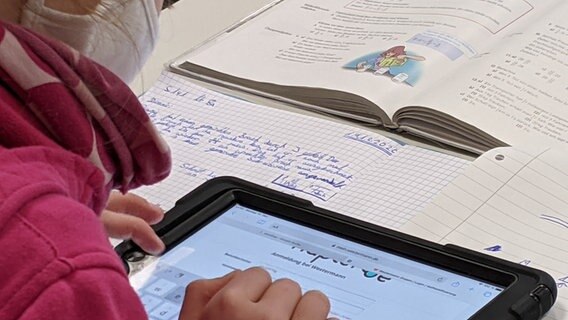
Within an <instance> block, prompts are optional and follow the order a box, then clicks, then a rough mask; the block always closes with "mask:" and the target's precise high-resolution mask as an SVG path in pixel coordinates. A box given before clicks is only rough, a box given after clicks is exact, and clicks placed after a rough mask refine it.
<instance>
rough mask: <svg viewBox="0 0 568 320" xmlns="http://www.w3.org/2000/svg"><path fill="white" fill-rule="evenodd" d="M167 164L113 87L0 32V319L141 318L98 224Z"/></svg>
mask: <svg viewBox="0 0 568 320" xmlns="http://www.w3.org/2000/svg"><path fill="white" fill-rule="evenodd" d="M170 165H171V163H170V155H169V149H168V148H167V146H166V145H165V144H164V143H163V141H162V140H161V139H160V138H159V134H158V133H157V132H156V130H155V128H154V127H153V126H152V124H151V122H150V121H149V119H148V117H147V115H146V114H145V112H144V110H143V109H142V107H141V105H140V104H139V102H138V100H137V99H136V97H135V96H134V95H133V94H132V93H131V92H130V90H129V89H128V87H127V86H126V85H125V84H123V83H122V82H121V81H120V80H119V79H118V78H117V77H116V76H114V75H113V74H111V73H110V72H108V71H107V70H105V69H104V68H102V67H100V66H99V65H97V64H95V63H93V62H92V61H90V60H89V59H86V58H84V57H82V56H80V55H79V54H78V53H77V52H75V51H73V50H72V49H70V48H68V47H67V46H65V45H63V44H61V43H59V42H57V41H53V40H50V39H47V38H44V37H41V36H38V35H36V34H34V33H32V32H30V31H27V30H25V29H23V28H21V27H18V26H14V25H10V24H6V23H4V22H2V21H0V248H2V250H1V252H0V319H2V320H12V319H34V320H37V319H57V320H65V319H85V320H88V319H97V320H100V319H105V320H106V319H146V318H147V316H146V314H145V312H144V309H143V307H142V305H141V303H140V301H139V299H138V297H137V295H136V293H135V292H134V291H133V290H132V288H131V287H130V285H129V283H128V279H127V276H126V273H125V271H124V268H123V266H122V264H121V262H120V260H119V259H118V257H117V255H116V254H115V253H114V251H113V249H112V247H111V246H110V244H109V241H108V239H107V236H106V234H105V232H104V230H103V226H102V224H101V222H100V220H99V217H98V216H99V214H100V212H101V211H102V209H103V208H104V206H105V204H106V201H107V198H108V195H109V191H110V189H111V188H121V190H123V191H127V190H129V189H131V188H134V187H137V186H139V185H142V184H151V183H154V182H157V181H159V180H161V179H163V178H164V177H165V176H167V174H168V173H169V170H170Z"/></svg>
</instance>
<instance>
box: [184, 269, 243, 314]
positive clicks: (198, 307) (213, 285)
mask: <svg viewBox="0 0 568 320" xmlns="http://www.w3.org/2000/svg"><path fill="white" fill-rule="evenodd" d="M240 272H241V271H233V272H231V273H229V274H228V275H226V276H224V277H221V278H216V279H211V280H205V279H202V280H196V281H193V282H192V283H190V284H189V285H188V286H187V288H186V289H185V298H184V301H183V305H182V307H181V312H180V315H179V320H198V319H200V318H201V315H202V313H203V310H204V309H205V307H206V306H207V304H208V303H209V300H211V298H213V297H214V296H215V295H216V294H217V292H219V291H220V290H221V289H223V288H224V287H225V286H226V285H227V284H228V283H229V282H231V280H232V279H233V278H234V277H235V276H236V275H237V274H238V273H240Z"/></svg>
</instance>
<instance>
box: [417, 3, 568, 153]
mask: <svg viewBox="0 0 568 320" xmlns="http://www.w3.org/2000/svg"><path fill="white" fill-rule="evenodd" d="M565 3H566V2H563V4H557V6H558V7H559V8H560V7H565V6H566V4H565ZM566 12H567V11H566V9H558V8H557V9H552V10H550V11H549V12H548V13H547V14H545V15H542V16H539V19H537V20H536V21H533V22H532V23H531V24H530V25H529V26H526V28H525V30H524V31H523V32H519V33H513V34H510V36H509V37H507V38H506V39H503V43H502V45H500V46H498V47H496V50H495V51H493V52H491V53H490V54H489V53H488V54H487V55H485V56H483V57H481V58H480V59H478V60H477V61H475V62H473V63H471V64H469V65H468V66H466V67H464V68H462V69H461V70H460V72H459V73H457V74H455V75H454V76H453V77H452V78H451V81H449V80H448V79H446V80H445V81H442V82H440V83H438V85H437V87H438V88H439V90H432V91H425V92H423V94H421V95H419V96H415V97H414V98H412V99H411V100H412V103H411V105H417V106H426V107H433V108H434V107H435V109H436V110H439V111H442V112H444V113H447V114H449V115H451V116H454V117H456V118H458V119H460V120H462V121H465V122H467V123H469V124H470V125H473V126H475V127H477V128H479V129H480V130H481V131H484V132H486V133H488V134H490V135H492V136H493V137H495V138H497V139H499V140H502V141H504V142H505V143H507V144H509V145H513V146H516V145H520V144H529V143H533V144H542V143H546V144H547V145H564V146H566V145H567V144H568V86H567V85H566V83H567V80H568V21H566Z"/></svg>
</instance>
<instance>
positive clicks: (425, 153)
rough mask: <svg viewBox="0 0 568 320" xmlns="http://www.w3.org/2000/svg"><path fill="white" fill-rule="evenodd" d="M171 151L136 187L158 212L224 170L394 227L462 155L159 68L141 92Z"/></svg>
mask: <svg viewBox="0 0 568 320" xmlns="http://www.w3.org/2000/svg"><path fill="white" fill-rule="evenodd" d="M140 99H141V101H142V103H143V104H144V106H145V108H146V110H147V112H148V114H149V115H150V117H151V118H152V120H153V122H154V123H155V125H156V126H157V128H158V129H159V130H160V132H161V133H162V135H163V136H164V137H165V139H166V140H167V142H168V143H169V145H170V146H171V148H172V153H173V159H174V163H173V171H172V174H171V176H170V177H168V178H167V179H166V180H165V181H164V182H162V183H160V184H157V185H155V186H152V187H144V188H141V189H139V190H137V191H136V192H137V193H139V194H141V195H143V196H144V197H146V198H147V199H149V200H150V201H152V202H154V203H157V204H159V205H160V206H162V208H164V209H169V208H171V207H173V205H174V203H175V201H176V200H177V199H179V198H181V197H182V196H184V195H185V194H186V193H188V192H189V191H191V190H192V189H194V188H195V187H197V186H198V185H200V184H201V183H203V182H205V181H206V180H208V179H211V178H213V177H216V176H221V175H231V176H237V177H240V178H243V179H247V180H249V181H252V182H255V183H257V184H260V185H264V186H267V187H270V188H274V189H276V190H280V191H284V192H287V193H290V194H294V195H296V196H299V197H303V198H306V199H308V200H310V201H312V202H313V203H314V204H316V205H318V206H320V207H325V208H328V209H331V210H334V211H338V212H341V213H344V214H347V215H351V216H353V217H356V218H359V219H362V220H366V221H369V222H372V223H375V224H380V225H384V226H389V227H392V228H398V227H400V226H402V225H403V224H404V223H405V222H406V221H407V220H408V219H410V218H412V217H413V216H414V214H415V213H417V212H419V211H420V210H422V209H423V208H424V206H425V205H426V204H427V203H428V202H429V201H430V200H431V199H432V198H433V197H434V196H435V195H436V194H437V193H438V192H439V191H440V190H442V188H444V187H445V186H446V185H447V184H448V183H449V182H450V181H452V180H453V179H454V178H455V177H457V176H458V175H459V174H461V172H462V171H463V169H464V168H465V167H466V166H467V164H468V163H469V161H466V160H463V159H460V158H456V157H453V156H449V155H445V154H441V153H437V152H433V151H429V150H426V149H423V148H417V147H413V146H409V145H405V144H403V143H401V142H397V141H394V140H391V139H388V138H385V137H383V136H381V135H379V134H376V133H373V132H370V131H367V130H364V129H358V128H355V127H352V126H347V125H343V124H339V123H337V122H333V121H329V120H324V119H318V118H314V117H310V116H304V115H299V114H297V113H292V112H287V111H282V110H277V109H274V108H269V107H264V106H260V105H256V104H252V103H248V102H245V101H242V100H239V99H236V98H231V97H228V96H226V95H223V94H220V93H217V92H214V91H211V90H207V89H204V88H202V87H199V86H196V85H194V84H191V83H190V82H189V81H187V80H186V79H185V78H184V77H181V76H178V75H175V74H173V73H170V72H164V73H163V74H162V76H161V78H160V79H159V80H158V81H157V83H156V84H155V85H154V86H153V87H152V88H151V89H150V90H149V91H148V92H147V93H146V94H144V95H143V96H142V97H141V98H140Z"/></svg>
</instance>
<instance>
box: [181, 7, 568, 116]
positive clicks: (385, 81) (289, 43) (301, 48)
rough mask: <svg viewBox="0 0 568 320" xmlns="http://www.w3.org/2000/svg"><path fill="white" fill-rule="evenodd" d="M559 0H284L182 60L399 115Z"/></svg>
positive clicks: (390, 114)
mask: <svg viewBox="0 0 568 320" xmlns="http://www.w3.org/2000/svg"><path fill="white" fill-rule="evenodd" d="M555 6H556V7H558V6H565V2H563V1H559V0H557V1H544V2H543V1H537V0H501V1H487V0H470V1H455V0H438V1H435V2H432V1H430V0H398V1H374V0H336V1H328V0H283V1H280V2H278V3H277V4H276V5H275V6H274V7H272V8H270V9H268V10H267V11H266V12H264V13H262V14H260V15H259V16H257V17H256V18H254V19H252V20H250V21H248V22H246V23H244V24H243V25H242V26H239V27H238V28H234V29H231V30H229V31H228V32H227V33H226V34H225V35H222V36H220V37H218V38H217V39H215V40H213V41H211V42H210V43H208V44H206V45H205V46H203V47H202V48H200V49H198V50H196V51H194V52H191V53H189V54H188V56H186V57H184V58H182V60H187V61H189V62H191V63H193V64H196V65H200V66H204V67H207V68H210V69H213V70H217V71H220V72H222V73H226V74H230V75H233V76H237V77H240V78H244V79H249V80H254V81H260V82H268V83H277V84H280V85H288V86H301V87H309V88H325V89H330V90H340V91H343V92H349V93H353V94H357V95H359V96H361V97H364V98H366V99H368V100H370V101H371V102H373V103H375V104H376V105H378V106H379V107H380V108H381V109H383V110H384V111H385V112H386V114H387V115H388V116H389V117H390V118H391V119H392V116H393V114H394V113H395V112H396V110H398V109H399V108H400V107H403V106H407V105H408V103H407V98H408V97H409V96H411V95H414V94H416V93H417V92H420V91H424V90H435V89H438V87H437V86H434V85H433V84H435V83H438V82H439V81H442V79H445V81H446V82H447V79H448V77H451V78H453V77H454V75H457V74H459V73H460V72H461V71H460V70H461V68H462V67H463V66H464V65H465V64H467V63H469V62H470V61H471V60H472V59H475V58H476V57H478V56H479V55H481V54H483V53H485V52H487V51H488V50H489V49H490V48H493V47H496V46H498V44H499V43H500V41H501V39H502V38H503V37H504V36H505V35H507V34H509V33H510V32H513V31H514V30H519V29H522V28H526V27H528V24H529V23H530V22H532V21H533V19H537V18H538V17H539V16H540V14H542V12H545V11H547V10H550V9H551V8H555ZM437 93H439V91H437ZM383 120H384V119H383ZM385 124H386V125H387V126H388V125H389V124H388V123H385Z"/></svg>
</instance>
